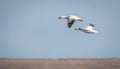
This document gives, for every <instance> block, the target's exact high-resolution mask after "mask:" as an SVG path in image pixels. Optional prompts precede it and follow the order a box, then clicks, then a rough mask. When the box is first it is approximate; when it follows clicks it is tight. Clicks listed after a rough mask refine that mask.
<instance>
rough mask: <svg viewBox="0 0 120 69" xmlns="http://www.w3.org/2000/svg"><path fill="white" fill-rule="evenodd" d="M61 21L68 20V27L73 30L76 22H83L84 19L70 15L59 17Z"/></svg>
mask: <svg viewBox="0 0 120 69" xmlns="http://www.w3.org/2000/svg"><path fill="white" fill-rule="evenodd" d="M58 18H59V19H67V21H68V22H67V26H68V27H69V28H71V26H72V25H73V23H74V21H83V19H81V18H79V17H77V16H73V15H70V16H59V17H58Z"/></svg>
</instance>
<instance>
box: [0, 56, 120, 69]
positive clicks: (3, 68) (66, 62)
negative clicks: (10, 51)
mask: <svg viewBox="0 0 120 69" xmlns="http://www.w3.org/2000/svg"><path fill="white" fill-rule="evenodd" d="M0 69H120V59H3V58H1V59H0Z"/></svg>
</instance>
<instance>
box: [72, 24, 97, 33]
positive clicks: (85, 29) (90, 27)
mask: <svg viewBox="0 0 120 69" xmlns="http://www.w3.org/2000/svg"><path fill="white" fill-rule="evenodd" d="M93 27H94V24H89V26H87V27H86V28H83V29H82V28H75V29H74V30H81V31H83V32H85V33H88V34H94V33H98V32H97V31H95V30H94V29H93Z"/></svg>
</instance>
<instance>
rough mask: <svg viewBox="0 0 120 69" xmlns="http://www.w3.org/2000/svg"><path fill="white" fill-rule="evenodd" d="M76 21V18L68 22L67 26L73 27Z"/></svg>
mask: <svg viewBox="0 0 120 69" xmlns="http://www.w3.org/2000/svg"><path fill="white" fill-rule="evenodd" d="M74 21H75V20H72V21H69V22H68V23H67V26H68V27H69V28H71V27H72V25H73V23H74Z"/></svg>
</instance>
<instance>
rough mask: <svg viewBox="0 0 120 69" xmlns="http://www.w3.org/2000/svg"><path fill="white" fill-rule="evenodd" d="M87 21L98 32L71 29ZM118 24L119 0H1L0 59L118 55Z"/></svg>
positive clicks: (119, 20)
mask: <svg viewBox="0 0 120 69" xmlns="http://www.w3.org/2000/svg"><path fill="white" fill-rule="evenodd" d="M60 15H76V16H78V17H80V18H83V19H84V22H83V23H80V22H76V23H74V25H73V26H72V28H68V27H67V26H66V20H60V19H58V16H60ZM89 22H91V23H94V24H95V29H96V30H97V31H98V32H99V33H98V34H92V35H89V34H86V33H83V32H81V31H74V28H75V27H82V28H83V27H85V26H87V25H88V24H89ZM119 26H120V0H0V58H120V39H119V35H120V31H119V29H120V28H119Z"/></svg>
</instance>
